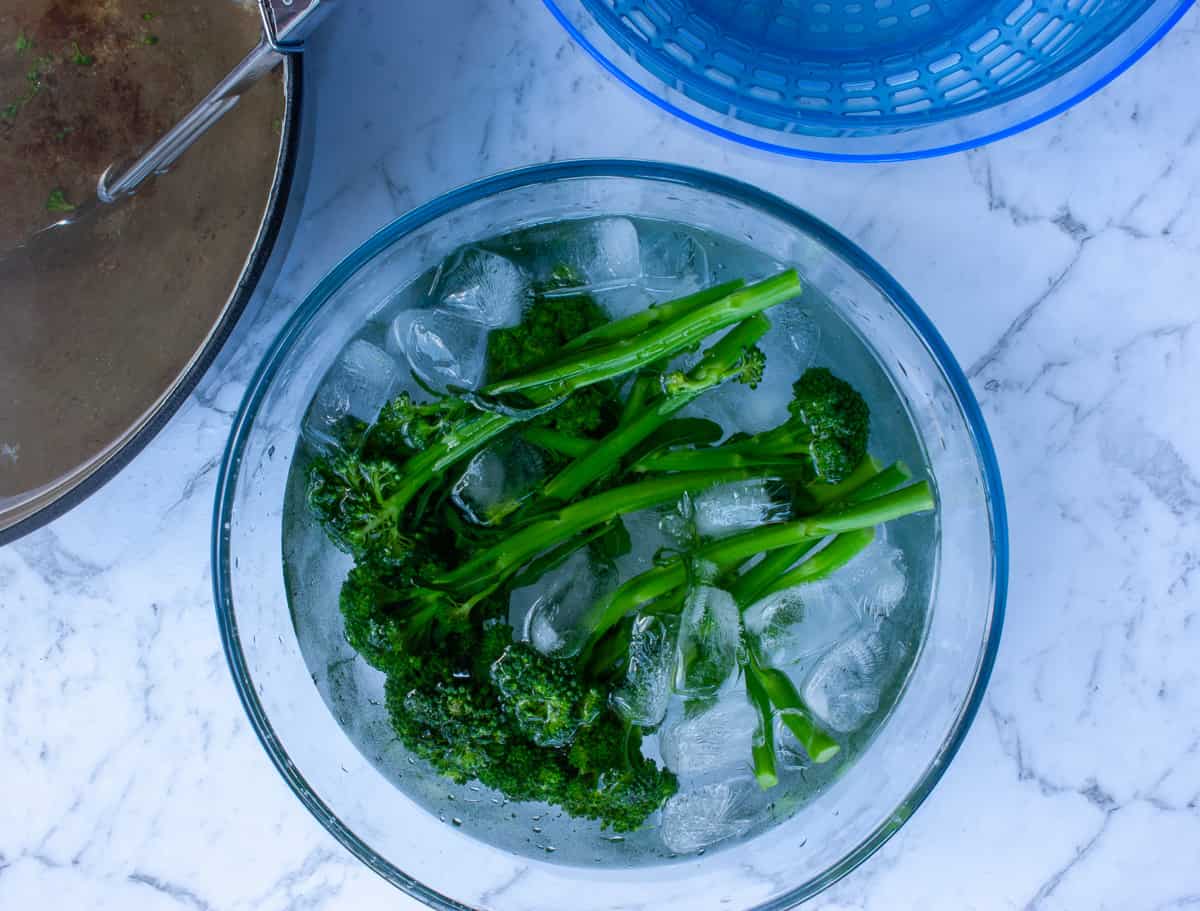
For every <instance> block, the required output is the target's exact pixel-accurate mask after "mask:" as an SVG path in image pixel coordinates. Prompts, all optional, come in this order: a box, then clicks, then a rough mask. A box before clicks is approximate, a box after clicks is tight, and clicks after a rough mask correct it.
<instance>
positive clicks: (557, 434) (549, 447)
mask: <svg viewBox="0 0 1200 911" xmlns="http://www.w3.org/2000/svg"><path fill="white" fill-rule="evenodd" d="M521 436H523V437H524V438H525V439H526V440H527V441H528V442H530V443H532V444H533V445H534V446H537V447H538V448H539V449H545V450H546V451H547V452H552V453H554V454H555V455H561V456H566V457H567V458H568V459H577V458H579V457H580V456H583V455H587V453H588V452H590V451H591V449H592V447H593V446H595V445H596V441H595V440H589V439H587V438H585V437H577V436H572V435H571V434H569V433H563V432H562V431H561V430H551V429H550V428H549V427H525V428H524V429H522V430H521Z"/></svg>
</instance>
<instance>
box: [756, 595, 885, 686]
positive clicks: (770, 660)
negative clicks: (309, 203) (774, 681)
mask: <svg viewBox="0 0 1200 911" xmlns="http://www.w3.org/2000/svg"><path fill="white" fill-rule="evenodd" d="M863 620H864V618H863V615H862V614H861V613H860V611H859V609H858V605H857V603H856V602H855V600H854V599H853V598H852V597H851V596H850V594H849V593H848V592H847V591H846V590H845V589H844V588H843V587H842V585H841V584H840V582H839V581H838V580H837V579H822V580H819V581H816V582H806V583H805V584H803V585H798V586H796V587H795V588H789V589H786V590H784V591H781V592H777V593H775V594H773V595H768V596H767V597H766V598H764V599H762V600H761V601H759V602H758V603H756V604H753V605H751V606H750V607H749V608H748V609H747V610H746V612H745V614H743V616H742V622H743V624H744V625H745V627H746V632H747V633H749V634H750V635H751V636H752V637H753V640H754V644H755V647H756V649H757V651H758V655H759V657H760V658H762V660H763V662H764V663H765V664H769V665H771V666H772V667H788V666H790V665H793V664H798V663H800V662H802V661H805V660H807V659H810V658H815V657H817V656H818V655H822V654H824V653H825V652H827V651H829V649H831V648H833V647H834V646H835V645H837V644H838V643H839V642H841V641H843V640H844V639H846V638H848V637H849V636H850V635H851V634H852V633H853V632H854V631H855V630H856V629H858V628H859V627H860V626H862V624H863Z"/></svg>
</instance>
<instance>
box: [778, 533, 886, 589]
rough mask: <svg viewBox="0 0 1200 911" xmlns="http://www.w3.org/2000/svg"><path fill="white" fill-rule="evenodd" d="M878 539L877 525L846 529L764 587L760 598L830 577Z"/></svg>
mask: <svg viewBox="0 0 1200 911" xmlns="http://www.w3.org/2000/svg"><path fill="white" fill-rule="evenodd" d="M874 540H875V529H874V528H860V529H858V530H857V531H844V532H842V533H841V534H840V535H837V536H835V537H834V539H833V540H832V541H830V542H829V543H828V544H827V545H825V547H823V548H821V550H819V551H818V552H817V553H815V554H813V555H812V556H811V557H809V558H808V559H807V560H805V561H804V562H803V563H801V564H800V565H799V566H796V567H795V568H793V569H791V570H789V571H788V572H786V573H784V574H783V575H781V576H777V577H776V578H775V579H774V581H772V582H771V583H770V584H769V585H767V586H766V587H765V588H763V589H762V592H761V594H759V596H758V597H759V598H765V597H766V596H767V595H773V594H775V592H781V591H783V590H784V589H788V588H794V587H795V586H797V585H801V584H803V583H805V582H813V581H815V580H817V579H827V578H829V577H830V576H832V575H833V574H834V573H835V572H837V571H838V570H839V569H841V568H842V567H843V566H845V565H846V564H847V563H849V562H850V561H851V560H853V559H854V558H855V557H857V556H858V555H859V554H861V553H862V552H863V551H864V550H866V549H867V547H868V546H869V545H870V544H871V542H872V541H874Z"/></svg>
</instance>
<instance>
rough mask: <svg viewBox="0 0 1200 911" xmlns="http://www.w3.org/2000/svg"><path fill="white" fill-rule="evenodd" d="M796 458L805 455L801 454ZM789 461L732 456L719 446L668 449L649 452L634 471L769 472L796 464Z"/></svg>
mask: <svg viewBox="0 0 1200 911" xmlns="http://www.w3.org/2000/svg"><path fill="white" fill-rule="evenodd" d="M799 455H802V456H803V455H807V453H800V454H799ZM795 461H796V457H795V455H793V456H792V457H791V458H787V457H783V458H781V457H779V456H771V455H762V456H760V455H756V454H753V453H742V452H734V451H732V450H728V449H725V448H723V447H721V446H716V447H713V448H712V449H668V450H667V451H666V452H652V453H649V454H648V455H646V456H645V457H644V458H641V459H639V460H638V462H637V464H636V465H634V466H633V470H634V471H636V472H639V473H646V472H651V471H688V470H691V469H693V468H695V469H697V470H699V469H704V470H711V469H718V468H764V469H765V468H771V467H773V466H775V465H783V464H787V463H789V462H795Z"/></svg>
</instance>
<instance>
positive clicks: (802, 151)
mask: <svg viewBox="0 0 1200 911" xmlns="http://www.w3.org/2000/svg"><path fill="white" fill-rule="evenodd" d="M542 2H543V4H544V5H545V7H546V9H547V10H549V11H550V14H551V15H552V16H553V17H554V18H555V20H557V21H558V23H559V25H561V26H562V27H563V29H564V30H565V31H566V32H567V34H568V35H569V36H570V38H571V39H572V40H573V41H574V42H575V43H577V44H578V45H579V46H580V47H582V48H583V49H584V50H585V51H587V53H588V54H589V55H590V56H591V57H592V58H593V59H594V60H595V61H596V62H597V63H599V64H600V65H601V66H602V67H603V68H604V69H605V70H607V71H608V72H609V73H610V74H611V75H613V76H615V77H616V78H617V79H618V80H619V81H620V82H621V83H623V84H624V85H625V86H627V87H628V88H630V89H632V90H633V91H634V92H636V93H637V94H638V95H640V96H642V97H643V98H645V99H646V100H648V101H650V102H651V103H653V104H654V105H656V106H657V107H659V108H661V109H662V110H664V111H666V112H667V113H669V114H672V115H674V116H675V117H678V118H679V119H680V120H683V121H684V122H685V123H689V124H691V125H692V126H695V127H699V128H700V129H702V130H704V131H705V132H707V133H711V134H713V135H715V136H718V137H720V138H721V139H726V140H730V141H732V142H735V143H737V144H739V145H743V146H748V147H749V148H752V149H756V150H758V151H760V152H770V153H773V154H776V155H783V156H785V157H788V158H800V159H808V160H811V161H829V162H839V163H853V162H861V163H879V162H894V161H919V160H921V159H924V158H937V157H940V156H942V155H952V154H954V153H955V152H965V151H968V150H970V149H974V148H978V147H980V146H984V145H989V144H991V143H993V142H997V141H999V140H1001V139H1007V138H1008V137H1009V136H1014V135H1016V134H1017V133H1023V132H1025V131H1026V130H1029V129H1032V128H1033V127H1035V126H1038V125H1039V124H1042V123H1045V122H1046V121H1047V120H1051V119H1053V118H1055V117H1057V116H1058V115H1059V114H1062V113H1064V112H1066V111H1068V110H1070V109H1071V108H1073V107H1075V105H1077V104H1079V103H1081V102H1083V101H1085V100H1086V99H1088V98H1090V97H1091V96H1092V95H1094V94H1096V93H1097V92H1099V91H1100V90H1101V89H1103V88H1105V87H1106V86H1107V85H1109V84H1110V83H1111V82H1113V81H1114V80H1115V79H1117V77H1119V76H1120V75H1121V74H1122V73H1124V72H1125V71H1126V70H1128V69H1130V68H1131V67H1132V66H1133V65H1134V64H1135V63H1137V62H1138V61H1139V60H1141V59H1142V58H1143V57H1144V56H1146V54H1148V53H1149V52H1150V50H1151V49H1152V48H1154V47H1155V45H1157V44H1158V43H1159V42H1160V41H1161V40H1162V39H1163V38H1164V37H1166V35H1167V33H1168V32H1170V31H1171V29H1172V28H1174V27H1175V25H1176V24H1177V23H1178V22H1179V20H1180V19H1182V18H1183V17H1184V16H1185V15H1186V14H1187V12H1188V11H1189V10H1190V9H1191V8H1192V6H1193V4H1194V3H1195V2H1196V0H1177V5H1176V7H1175V8H1174V9H1173V10H1171V11H1170V13H1169V14H1168V15H1167V16H1166V17H1165V19H1164V20H1163V21H1162V22H1161V23H1160V24H1159V25H1158V26H1156V27H1155V28H1154V29H1152V30H1151V32H1150V33H1149V34H1148V35H1146V36H1145V38H1143V39H1142V41H1141V42H1140V43H1138V44H1137V45H1135V46H1134V47H1133V48H1132V49H1131V50H1130V52H1129V54H1128V55H1127V56H1126V57H1124V58H1122V59H1120V60H1118V61H1117V62H1116V63H1115V64H1114V65H1113V66H1112V67H1111V68H1109V69H1107V70H1104V71H1102V72H1100V73H1098V74H1097V75H1096V76H1095V77H1094V78H1093V79H1092V80H1090V81H1089V82H1088V83H1087V84H1086V85H1084V87H1083V88H1081V89H1079V90H1078V91H1076V92H1074V93H1072V94H1070V95H1068V96H1067V97H1066V98H1064V99H1061V100H1059V101H1057V102H1055V103H1053V104H1050V105H1047V106H1045V107H1044V108H1041V109H1039V110H1036V111H1035V112H1034V113H1031V114H1029V115H1027V116H1023V117H1018V118H1016V119H1015V121H1014V122H1013V123H1010V124H1009V125H1008V126H1004V127H1000V128H996V129H984V130H982V131H980V132H979V134H978V135H975V136H968V137H965V138H962V139H956V140H954V141H946V142H937V141H935V142H933V143H930V144H928V145H927V146H920V147H917V148H914V149H910V150H904V151H878V152H852V151H846V152H832V151H822V150H820V149H816V148H802V147H800V146H790V145H785V144H783V143H782V142H776V141H772V140H769V139H763V138H759V136H757V135H753V134H754V133H766V134H776V135H778V136H780V137H783V136H788V137H790V138H793V139H796V140H798V141H803V139H804V138H805V135H804V134H803V133H798V132H797V133H785V132H783V131H780V130H772V129H769V128H766V127H758V126H756V125H754V124H752V123H744V124H743V125H742V127H741V128H740V129H730V128H727V127H724V126H721V125H720V124H719V123H717V122H716V121H715V118H717V117H718V116H719V114H718V112H716V111H713V110H710V109H709V108H707V107H706V106H704V105H703V104H702V103H700V102H693V103H695V104H696V105H697V111H698V112H696V113H694V112H692V111H690V110H686V109H685V108H683V107H680V106H679V105H678V104H676V103H674V102H673V101H672V100H670V99H669V98H667V97H666V96H665V95H663V94H662V93H661V92H660V91H659V88H660V87H661V86H660V84H661V85H665V83H663V82H662V80H661V79H660V78H659V77H657V76H656V75H654V74H653V73H651V72H650V71H649V70H645V69H644V68H643V67H642V65H641V64H640V63H638V61H636V60H635V59H633V57H632V56H631V55H629V54H628V53H627V52H625V51H624V49H621V48H619V46H618V50H619V51H620V58H621V59H620V60H619V61H618V59H614V58H616V57H617V56H618V55H616V54H610V53H606V52H605V51H604V50H602V49H601V48H600V47H599V46H598V45H597V44H596V42H594V41H592V40H591V39H590V38H589V37H588V36H587V35H585V34H584V33H583V32H582V31H581V30H580V28H579V27H578V26H577V25H576V24H575V22H573V21H572V19H571V17H570V15H569V14H568V12H567V10H566V9H565V7H566V5H567V3H572V2H578V0H542ZM596 24H597V28H598V29H599V30H600V31H601V32H602V31H603V27H602V26H600V25H599V23H596ZM610 40H611V39H610ZM613 43H614V44H615V42H613ZM1101 50H1103V49H1101ZM1098 53H1099V52H1097V54H1098ZM1095 56H1096V55H1093V57H1095ZM1087 62H1088V61H1087V60H1084V61H1082V62H1081V63H1079V64H1078V65H1077V66H1076V67H1075V69H1079V68H1081V67H1083V66H1085V65H1086V64H1087ZM635 74H636V75H635ZM1059 78H1061V76H1060V77H1059ZM1056 81H1057V79H1053V80H1051V81H1050V82H1049V83H1047V85H1045V86H1042V87H1041V88H1040V89H1039V90H1038V91H1044V90H1046V89H1048V88H1049V87H1050V86H1053V85H1054V83H1055V82H1056ZM676 94H678V93H676ZM1029 97H1030V95H1029V94H1026V95H1020V96H1017V97H1014V98H1011V99H1009V100H1008V101H1005V102H1004V103H1002V104H1000V105H997V106H995V107H990V108H985V109H984V110H982V111H977V112H974V115H975V116H978V115H981V114H983V113H985V112H987V111H996V110H1003V109H1004V108H1006V107H1009V106H1012V105H1016V104H1018V103H1020V102H1022V101H1023V100H1027V99H1028V98H1029ZM689 100H690V99H689ZM961 120H962V118H961V117H959V118H955V117H951V118H948V119H946V120H943V121H939V122H937V123H932V124H928V125H926V126H918V127H914V128H912V129H909V130H905V131H902V132H900V133H897V134H895V135H898V136H917V135H920V133H921V132H923V131H924V130H931V129H934V128H937V127H939V126H941V127H946V126H947V125H949V124H954V123H956V122H961ZM824 138H825V137H822V139H824ZM815 139H816V137H814V140H815ZM835 141H836V140H835ZM842 141H844V142H845V143H846V144H847V145H850V144H852V143H853V142H856V141H858V137H855V138H844V139H843V140H842Z"/></svg>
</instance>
